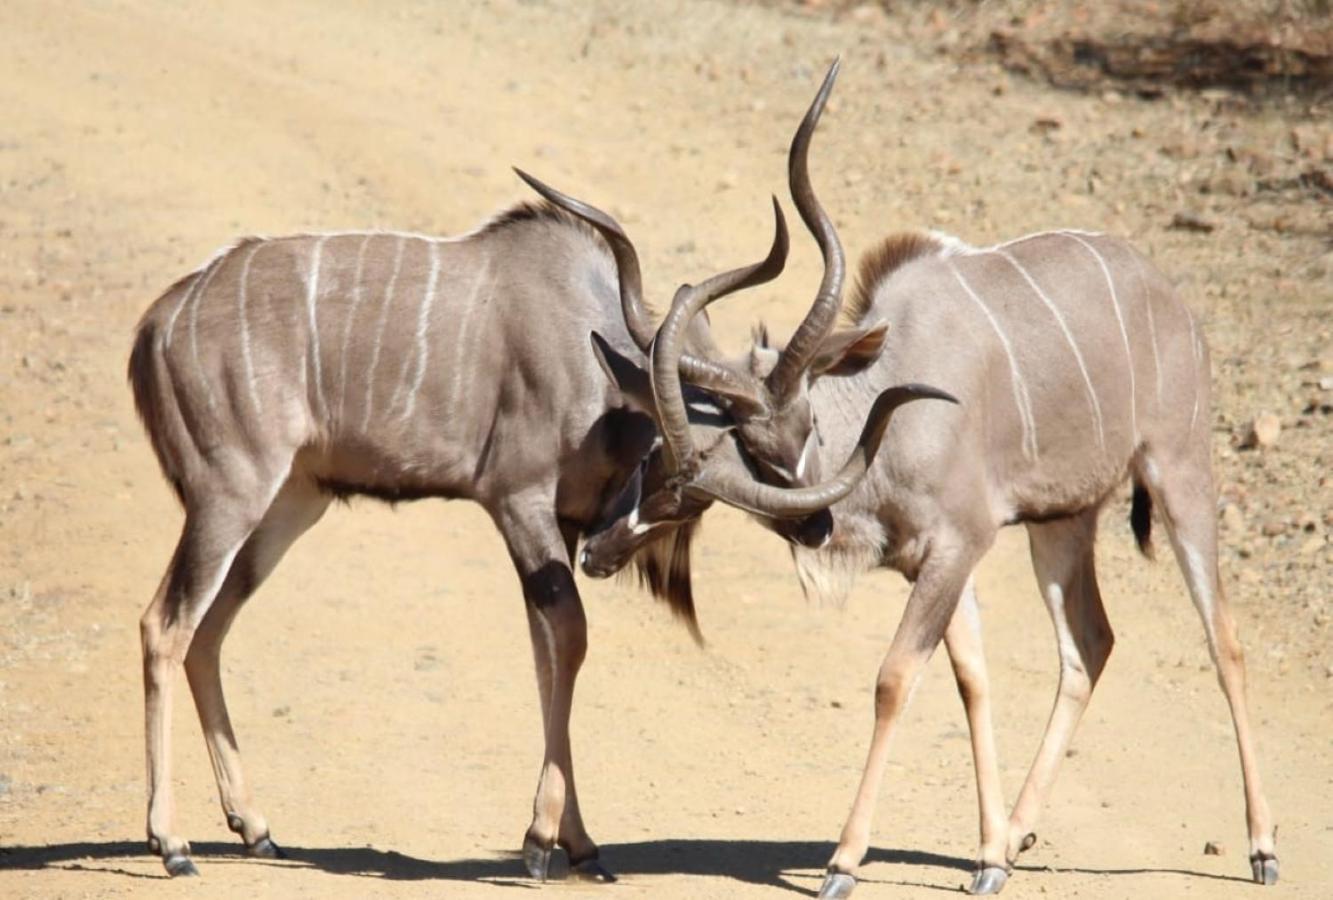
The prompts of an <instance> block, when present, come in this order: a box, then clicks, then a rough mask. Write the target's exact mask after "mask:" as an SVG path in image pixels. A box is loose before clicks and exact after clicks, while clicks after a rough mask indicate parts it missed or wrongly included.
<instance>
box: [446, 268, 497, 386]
mask: <svg viewBox="0 0 1333 900" xmlns="http://www.w3.org/2000/svg"><path fill="white" fill-rule="evenodd" d="M490 281H491V258H490V257H489V256H488V257H486V263H485V265H483V266H482V267H481V271H480V272H478V273H477V277H476V280H475V281H473V282H472V291H471V293H469V294H468V298H467V300H465V301H464V302H463V303H461V304H460V305H459V307H458V332H457V334H456V335H455V336H454V351H453V354H452V355H451V356H450V357H449V368H450V369H451V370H453V381H452V383H451V384H450V386H449V404H450V408H452V409H456V408H458V406H459V404H460V403H461V402H462V399H463V398H462V392H463V388H464V385H463V375H464V373H465V372H467V371H469V368H470V367H469V365H468V363H467V360H466V359H465V358H464V354H465V353H466V351H467V349H468V343H467V333H468V325H469V324H471V322H472V321H473V320H475V319H476V315H475V314H476V312H477V300H478V299H479V298H480V297H481V292H482V288H483V286H486V287H489V285H490Z"/></svg>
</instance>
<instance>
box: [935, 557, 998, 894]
mask: <svg viewBox="0 0 1333 900" xmlns="http://www.w3.org/2000/svg"><path fill="white" fill-rule="evenodd" d="M944 646H945V648H946V649H947V650H948V651H949V661H950V663H951V664H952V666H953V672H954V679H955V681H956V682H957V683H958V693H959V696H961V697H962V700H963V708H964V710H965V711H966V713H967V727H968V730H969V732H970V734H971V738H972V763H973V767H974V769H975V771H976V778H977V806H978V809H979V812H980V817H981V849H980V850H979V851H978V853H977V866H976V872H975V873H974V875H973V878H972V884H971V885H970V886H969V888H968V892H969V893H972V894H996V893H999V891H1000V889H1001V888H1003V887H1004V883H1005V882H1006V881H1007V880H1008V878H1009V872H1008V868H1009V867H1008V863H1007V860H1006V858H1005V844H1006V839H1007V837H1008V827H1007V826H1008V817H1007V816H1006V815H1005V809H1004V792H1003V787H1002V785H1001V783H1000V767H999V762H998V760H997V756H996V752H995V730H994V728H993V727H992V724H991V722H992V717H991V703H990V678H989V676H988V675H987V672H986V655H985V652H984V650H983V647H982V641H981V611H980V609H979V608H978V605H977V594H976V585H975V582H974V580H972V579H969V580H968V582H967V586H966V587H965V588H963V594H962V598H961V599H960V600H959V602H958V608H957V609H956V610H954V614H953V618H952V619H951V620H950V621H949V627H948V629H947V630H946V631H945V632H944Z"/></svg>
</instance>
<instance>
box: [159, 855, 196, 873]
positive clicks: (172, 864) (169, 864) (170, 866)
mask: <svg viewBox="0 0 1333 900" xmlns="http://www.w3.org/2000/svg"><path fill="white" fill-rule="evenodd" d="M162 865H163V866H165V867H166V869H167V874H168V875H170V876H171V877H172V878H198V877H199V870H198V869H196V868H195V867H194V863H193V862H192V861H191V860H190V857H188V856H184V855H183V854H180V853H177V854H175V855H174V856H168V857H166V858H165V859H163V860H162Z"/></svg>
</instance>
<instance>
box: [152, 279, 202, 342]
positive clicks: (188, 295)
mask: <svg viewBox="0 0 1333 900" xmlns="http://www.w3.org/2000/svg"><path fill="white" fill-rule="evenodd" d="M205 271H206V270H205V269H200V270H199V271H198V272H195V273H194V279H193V280H192V281H191V282H190V286H189V288H187V289H186V290H185V291H183V292H181V298H180V301H179V302H178V303H177V304H176V308H175V309H173V310H172V311H171V317H170V318H169V319H167V330H166V332H165V333H164V334H163V335H162V347H163V349H167V350H169V349H171V335H172V334H173V333H174V332H175V330H176V319H178V318H180V314H181V310H182V309H184V308H185V307H186V306H188V305H189V304H190V301H191V300H193V299H194V295H195V292H196V291H198V290H199V282H200V281H202V280H203V278H204V273H205Z"/></svg>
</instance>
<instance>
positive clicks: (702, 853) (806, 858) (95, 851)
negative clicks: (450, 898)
mask: <svg viewBox="0 0 1333 900" xmlns="http://www.w3.org/2000/svg"><path fill="white" fill-rule="evenodd" d="M192 847H193V850H194V857H195V859H197V860H198V861H199V862H200V864H201V866H212V865H216V864H233V863H243V864H245V865H272V866H281V867H284V868H289V867H296V868H302V867H305V868H313V869H318V870H320V871H321V872H326V873H329V874H333V875H351V876H359V877H366V878H386V879H389V880H391V881H432V880H440V881H477V882H487V883H490V884H495V885H510V886H514V887H535V886H536V885H535V884H534V883H533V882H532V881H531V880H529V879H528V877H527V875H526V873H525V872H524V871H523V864H522V862H521V861H520V860H519V859H518V854H517V853H510V852H507V851H506V852H505V853H503V854H501V855H499V856H498V857H493V858H486V859H457V860H443V861H440V860H429V859H420V858H418V857H414V856H408V855H407V854H404V853H399V852H397V851H395V850H380V849H376V848H374V847H285V848H284V849H285V850H286V852H287V855H288V859H287V860H285V861H281V862H271V861H267V860H256V859H250V858H248V857H247V856H245V854H244V853H243V852H242V851H241V849H240V848H239V847H238V846H237V845H236V844H234V843H220V842H208V841H205V842H197V843H193V844H192ZM831 850H832V845H831V844H829V843H828V842H825V841H746V840H704V839H677V840H657V841H638V842H634V843H625V844H604V845H603V846H602V860H603V861H604V862H605V863H606V864H607V865H608V866H609V867H610V868H611V869H612V871H614V872H615V873H616V874H617V875H620V876H625V877H628V878H633V877H635V876H639V875H697V876H711V877H716V878H731V879H734V880H736V881H741V882H746V883H749V884H756V885H767V886H771V887H778V888H785V889H787V890H789V891H792V892H793V893H797V894H804V895H808V896H813V895H814V894H815V892H816V890H817V889H818V887H819V883H820V881H821V880H822V877H823V868H824V863H825V860H827V859H828V856H829V853H830V851H831ZM148 858H149V857H148V856H147V854H146V853H145V851H144V847H143V844H142V843H141V842H139V841H101V842H91V841H89V842H77V843H68V844H46V845H36V846H31V847H0V871H5V870H7V869H13V870H21V869H24V870H41V869H64V870H66V871H87V872H101V873H107V874H114V875H120V876H124V877H128V878H165V877H167V876H166V874H165V873H164V872H162V871H161V870H160V869H159V868H157V867H153V869H152V871H151V873H146V872H142V871H132V870H130V869H127V868H122V867H117V866H114V865H104V864H103V863H104V862H113V861H116V860H136V861H142V860H146V859H148ZM865 862H866V864H867V865H869V864H873V863H890V864H898V865H909V866H928V867H931V868H933V869H941V870H952V871H954V872H958V873H963V874H962V875H961V876H959V877H957V878H951V877H949V876H948V875H946V874H944V873H940V877H939V879H938V881H936V882H935V883H933V884H932V883H925V882H917V881H903V880H898V879H895V878H893V877H891V876H890V877H883V876H881V877H878V878H861V879H860V880H861V881H865V882H870V883H884V884H899V885H903V886H908V887H914V888H924V889H930V890H941V891H948V892H950V893H956V892H957V891H958V890H959V888H960V887H961V886H962V883H963V881H965V880H966V878H967V874H968V873H970V872H971V871H972V867H973V864H972V861H971V860H967V859H963V858H961V857H956V856H945V855H942V854H938V853H929V852H926V851H922V850H893V849H882V848H871V850H870V852H869V853H868V854H867V855H866V860H865ZM1018 868H1019V869H1020V870H1021V871H1030V872H1042V871H1056V872H1078V873H1083V874H1092V875H1139V874H1176V875H1184V876H1188V877H1193V878H1208V879H1215V880H1221V881H1244V880H1245V879H1242V878H1236V877H1230V876H1223V875H1214V874H1211V873H1207V872H1194V871H1189V870H1186V869H1154V868H1136V869H1090V868H1073V867H1068V868H1067V867H1060V868H1052V867H1048V866H1019V867H1018ZM567 872H568V868H567V866H566V865H565V862H564V860H563V859H561V860H560V861H559V862H558V863H557V861H556V860H553V861H552V873H551V874H552V877H553V878H561V877H563V876H564V875H565V874H567Z"/></svg>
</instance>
